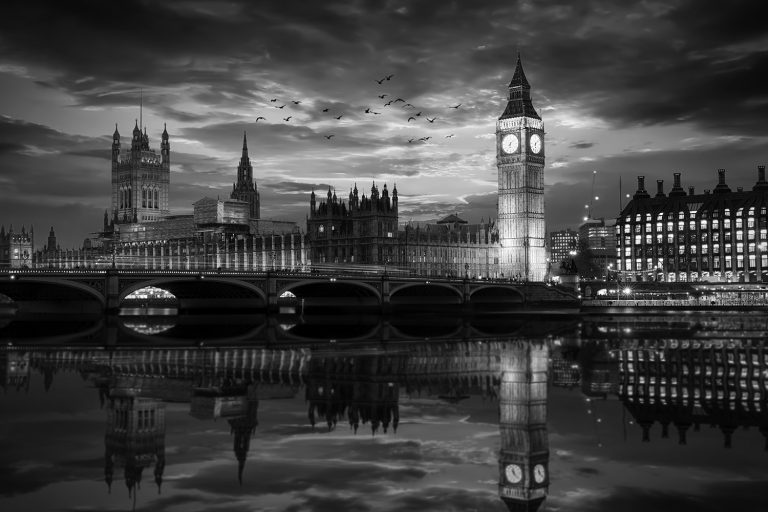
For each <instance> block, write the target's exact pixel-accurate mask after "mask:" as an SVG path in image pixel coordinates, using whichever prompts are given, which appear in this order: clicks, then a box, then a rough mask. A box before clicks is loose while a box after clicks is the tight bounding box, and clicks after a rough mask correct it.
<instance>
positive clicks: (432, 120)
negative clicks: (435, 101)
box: [427, 117, 437, 123]
mask: <svg viewBox="0 0 768 512" xmlns="http://www.w3.org/2000/svg"><path fill="white" fill-rule="evenodd" d="M435 119H437V117H433V118H432V119H430V118H428V117H427V121H429V122H430V123H434V122H435Z"/></svg>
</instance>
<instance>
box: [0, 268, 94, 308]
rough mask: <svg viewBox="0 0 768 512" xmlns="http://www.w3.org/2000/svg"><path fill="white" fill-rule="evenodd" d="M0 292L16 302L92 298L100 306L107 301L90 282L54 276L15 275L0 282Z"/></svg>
mask: <svg viewBox="0 0 768 512" xmlns="http://www.w3.org/2000/svg"><path fill="white" fill-rule="evenodd" d="M101 282H103V281H101ZM0 293H2V294H3V295H5V296H6V297H9V298H10V299H11V300H13V301H14V302H16V303H23V302H27V301H28V302H33V301H54V302H55V301H60V302H64V301H72V300H94V301H97V302H98V304H99V306H100V307H101V308H103V307H104V306H105V305H106V303H107V299H106V297H105V296H104V294H103V293H102V292H101V291H100V290H98V289H97V288H95V287H93V286H91V285H90V284H88V283H85V282H82V281H77V280H71V279H57V278H56V277H51V278H48V277H39V276H28V275H16V276H15V277H14V278H13V279H12V280H8V281H5V280H4V281H2V282H0Z"/></svg>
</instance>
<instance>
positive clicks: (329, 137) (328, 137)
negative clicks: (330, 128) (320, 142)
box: [324, 133, 334, 140]
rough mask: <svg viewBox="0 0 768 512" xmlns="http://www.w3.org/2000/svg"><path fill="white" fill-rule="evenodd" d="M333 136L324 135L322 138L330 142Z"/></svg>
mask: <svg viewBox="0 0 768 512" xmlns="http://www.w3.org/2000/svg"><path fill="white" fill-rule="evenodd" d="M333 135H334V134H333V133H332V134H330V135H324V137H325V138H326V139H328V140H331V137H333Z"/></svg>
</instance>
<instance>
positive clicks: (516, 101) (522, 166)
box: [496, 56, 546, 281]
mask: <svg viewBox="0 0 768 512" xmlns="http://www.w3.org/2000/svg"><path fill="white" fill-rule="evenodd" d="M496 165H497V167H498V176H499V184H498V187H499V203H498V205H499V206H498V222H499V238H500V243H501V262H500V265H501V268H500V270H501V272H502V273H503V274H504V275H505V276H508V277H518V278H521V279H523V280H525V281H543V280H544V278H545V274H546V251H545V247H544V239H545V225H544V123H543V122H542V120H541V117H540V116H539V114H537V113H536V110H535V109H534V108H533V104H532V103H531V86H530V84H529V83H528V80H527V79H526V77H525V73H524V72H523V66H522V64H521V62H520V57H519V56H518V58H517V66H516V67H515V74H514V75H513V77H512V81H511V82H510V83H509V99H508V102H507V106H506V108H505V109H504V112H503V113H502V114H501V117H499V120H498V121H497V123H496Z"/></svg>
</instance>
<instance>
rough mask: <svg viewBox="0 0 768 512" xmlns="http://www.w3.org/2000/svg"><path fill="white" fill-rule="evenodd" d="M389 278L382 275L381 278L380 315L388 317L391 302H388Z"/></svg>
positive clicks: (390, 310)
mask: <svg viewBox="0 0 768 512" xmlns="http://www.w3.org/2000/svg"><path fill="white" fill-rule="evenodd" d="M389 299H390V293H389V277H388V276H387V275H386V274H384V275H383V276H381V314H382V315H388V314H390V313H392V302H390V300H389Z"/></svg>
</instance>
